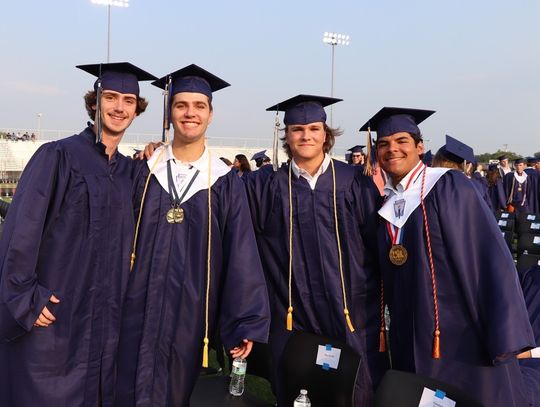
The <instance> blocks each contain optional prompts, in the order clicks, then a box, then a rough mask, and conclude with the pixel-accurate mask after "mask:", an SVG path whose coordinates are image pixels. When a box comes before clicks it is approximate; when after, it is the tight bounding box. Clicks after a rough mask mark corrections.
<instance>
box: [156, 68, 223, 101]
mask: <svg viewBox="0 0 540 407" xmlns="http://www.w3.org/2000/svg"><path fill="white" fill-rule="evenodd" d="M152 85H154V86H157V87H158V88H160V89H167V86H170V87H169V89H168V90H169V95H170V96H171V97H172V96H174V95H176V94H177V93H180V92H191V93H202V94H203V95H206V96H208V99H210V100H212V92H216V91H218V90H220V89H223V88H226V87H228V86H231V85H230V84H229V83H227V82H225V81H224V80H223V79H221V78H218V77H217V76H216V75H214V74H212V73H210V72H208V71H206V70H204V69H203V68H201V67H200V66H197V65H195V64H191V65H188V66H186V67H184V68H182V69H179V70H177V71H174V72H172V73H169V74H167V75H165V76H164V77H162V78H160V79H158V80H157V81H154V82H152Z"/></svg>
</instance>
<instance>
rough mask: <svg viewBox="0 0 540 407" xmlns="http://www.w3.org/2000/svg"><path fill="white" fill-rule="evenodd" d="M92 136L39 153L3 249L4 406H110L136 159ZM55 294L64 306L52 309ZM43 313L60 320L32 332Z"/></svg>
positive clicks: (0, 355) (0, 385)
mask: <svg viewBox="0 0 540 407" xmlns="http://www.w3.org/2000/svg"><path fill="white" fill-rule="evenodd" d="M94 140H95V135H94V133H93V131H92V130H91V129H90V128H87V129H86V130H84V131H83V132H82V133H81V134H79V135H75V136H72V137H69V138H66V139H63V140H60V141H57V142H52V143H47V144H45V145H43V146H42V147H40V148H39V150H38V151H37V152H36V153H35V154H34V156H33V157H32V159H31V160H30V162H29V163H28V165H27V166H26V168H25V170H24V172H23V175H22V177H21V180H20V182H19V186H18V188H17V192H16V193H15V196H14V199H13V202H12V204H11V206H10V209H9V214H8V216H7V220H6V223H5V229H4V233H3V236H2V240H1V242H0V258H1V259H2V260H1V266H0V267H1V269H0V270H1V271H0V273H1V284H0V335H1V339H2V343H1V344H0V366H1V368H0V405H2V406H10V407H17V406H20V407H29V406H40V407H45V406H54V407H57V406H70V407H72V406H73V407H76V406H88V407H95V406H96V405H97V403H98V401H97V400H98V394H100V393H101V398H102V399H103V405H111V402H112V401H111V390H112V386H113V378H112V376H113V364H114V358H115V351H116V346H117V341H118V334H119V328H120V316H121V315H120V314H121V302H122V298H123V294H124V293H125V288H126V286H127V281H128V276H129V255H130V241H131V235H132V233H133V212H132V205H131V194H132V193H131V187H132V181H131V169H132V160H131V159H129V158H126V157H124V156H122V155H121V154H119V153H116V154H115V155H114V156H113V158H112V160H110V161H109V159H108V156H107V155H106V154H105V150H104V146H103V145H102V144H98V145H96V144H95V142H94ZM51 294H54V295H55V296H56V297H58V298H59V299H60V303H59V304H57V305H54V304H51V303H49V302H48V300H49V297H50V296H51ZM44 306H47V307H49V309H50V310H51V311H52V312H53V314H54V315H55V316H56V322H54V323H53V324H52V325H50V326H49V327H47V328H42V327H33V323H34V321H35V320H36V319H37V317H38V316H39V314H40V312H41V310H42V309H43V307H44Z"/></svg>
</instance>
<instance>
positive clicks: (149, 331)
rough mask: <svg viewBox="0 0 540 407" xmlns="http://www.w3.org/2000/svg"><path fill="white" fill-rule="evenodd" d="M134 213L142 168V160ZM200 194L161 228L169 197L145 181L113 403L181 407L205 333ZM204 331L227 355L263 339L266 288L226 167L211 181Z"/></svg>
mask: <svg viewBox="0 0 540 407" xmlns="http://www.w3.org/2000/svg"><path fill="white" fill-rule="evenodd" d="M141 164H142V167H141V172H140V174H139V176H138V184H137V187H136V188H137V191H136V199H135V207H136V208H137V210H138V209H139V208H140V205H141V196H142V191H143V188H144V183H145V181H146V178H147V175H148V173H149V169H148V167H147V165H146V163H141ZM207 200H208V190H207V189H204V190H201V191H198V192H197V193H195V195H193V196H192V197H191V198H189V199H188V200H187V201H185V202H184V203H183V204H182V205H181V207H182V208H183V210H184V214H185V219H184V221H183V223H180V224H169V223H167V220H166V213H167V211H168V210H169V209H170V208H171V201H170V197H169V194H168V193H167V191H165V190H164V189H163V188H162V187H161V185H160V184H159V183H158V181H157V180H156V178H155V177H154V176H152V177H151V179H150V183H149V186H148V192H147V195H146V198H145V202H144V208H143V216H142V222H141V226H140V230H139V240H138V248H137V258H136V261H135V267H134V269H133V271H132V273H131V276H130V281H129V286H128V292H127V299H126V303H125V313H126V316H125V319H124V321H123V325H122V333H121V338H120V347H119V358H118V383H117V401H116V405H117V406H121V407H124V406H134V405H135V406H148V407H160V406H171V407H172V406H174V407H178V406H188V405H189V398H190V395H191V393H192V390H193V387H194V385H195V381H196V379H197V377H198V375H199V372H200V368H201V362H202V350H203V338H204V329H205V299H206V296H205V293H206V281H207V278H206V276H207V249H208V245H207V231H208V201H207ZM211 264H212V272H211V288H210V303H209V314H208V315H209V334H210V336H212V335H214V334H215V333H216V329H217V325H218V323H219V329H220V334H221V340H222V342H223V344H224V347H225V349H226V350H227V351H228V350H229V349H231V348H233V347H234V346H237V345H238V344H239V343H240V342H241V341H242V340H243V339H244V338H247V339H251V340H253V341H256V342H263V343H266V342H267V339H268V330H269V321H270V312H269V306H268V296H267V291H266V284H265V281H264V275H263V272H262V267H261V263H260V259H259V256H258V252H257V245H256V242H255V237H254V234H253V226H252V225H251V222H250V218H249V209H248V204H247V200H246V198H245V190H244V185H243V182H242V180H241V179H240V178H239V177H238V175H237V174H236V173H235V172H233V171H230V172H228V173H227V174H226V175H224V176H222V177H220V178H218V180H217V181H216V182H215V183H214V184H213V185H212V254H211Z"/></svg>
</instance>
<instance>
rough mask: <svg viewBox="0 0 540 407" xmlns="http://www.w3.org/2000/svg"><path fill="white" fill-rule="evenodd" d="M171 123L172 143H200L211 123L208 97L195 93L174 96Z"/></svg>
mask: <svg viewBox="0 0 540 407" xmlns="http://www.w3.org/2000/svg"><path fill="white" fill-rule="evenodd" d="M171 121H172V125H173V127H174V143H181V144H191V143H195V142H201V140H204V136H205V134H206V129H207V128H208V125H209V124H210V123H211V122H212V110H211V108H210V102H209V100H208V97H207V96H206V95H203V94H202V93H195V92H180V93H177V94H175V95H174V97H173V100H172V104H171Z"/></svg>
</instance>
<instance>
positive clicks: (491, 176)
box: [486, 167, 501, 187]
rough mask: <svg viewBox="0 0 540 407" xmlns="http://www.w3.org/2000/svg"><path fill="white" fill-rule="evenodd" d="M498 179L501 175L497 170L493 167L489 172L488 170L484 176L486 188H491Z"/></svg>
mask: <svg viewBox="0 0 540 407" xmlns="http://www.w3.org/2000/svg"><path fill="white" fill-rule="evenodd" d="M499 178H501V174H500V173H499V168H497V167H495V168H493V169H491V170H490V169H489V168H488V170H487V174H486V180H487V183H488V186H490V187H492V186H494V185H495V184H497V180H498V179H499Z"/></svg>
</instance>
